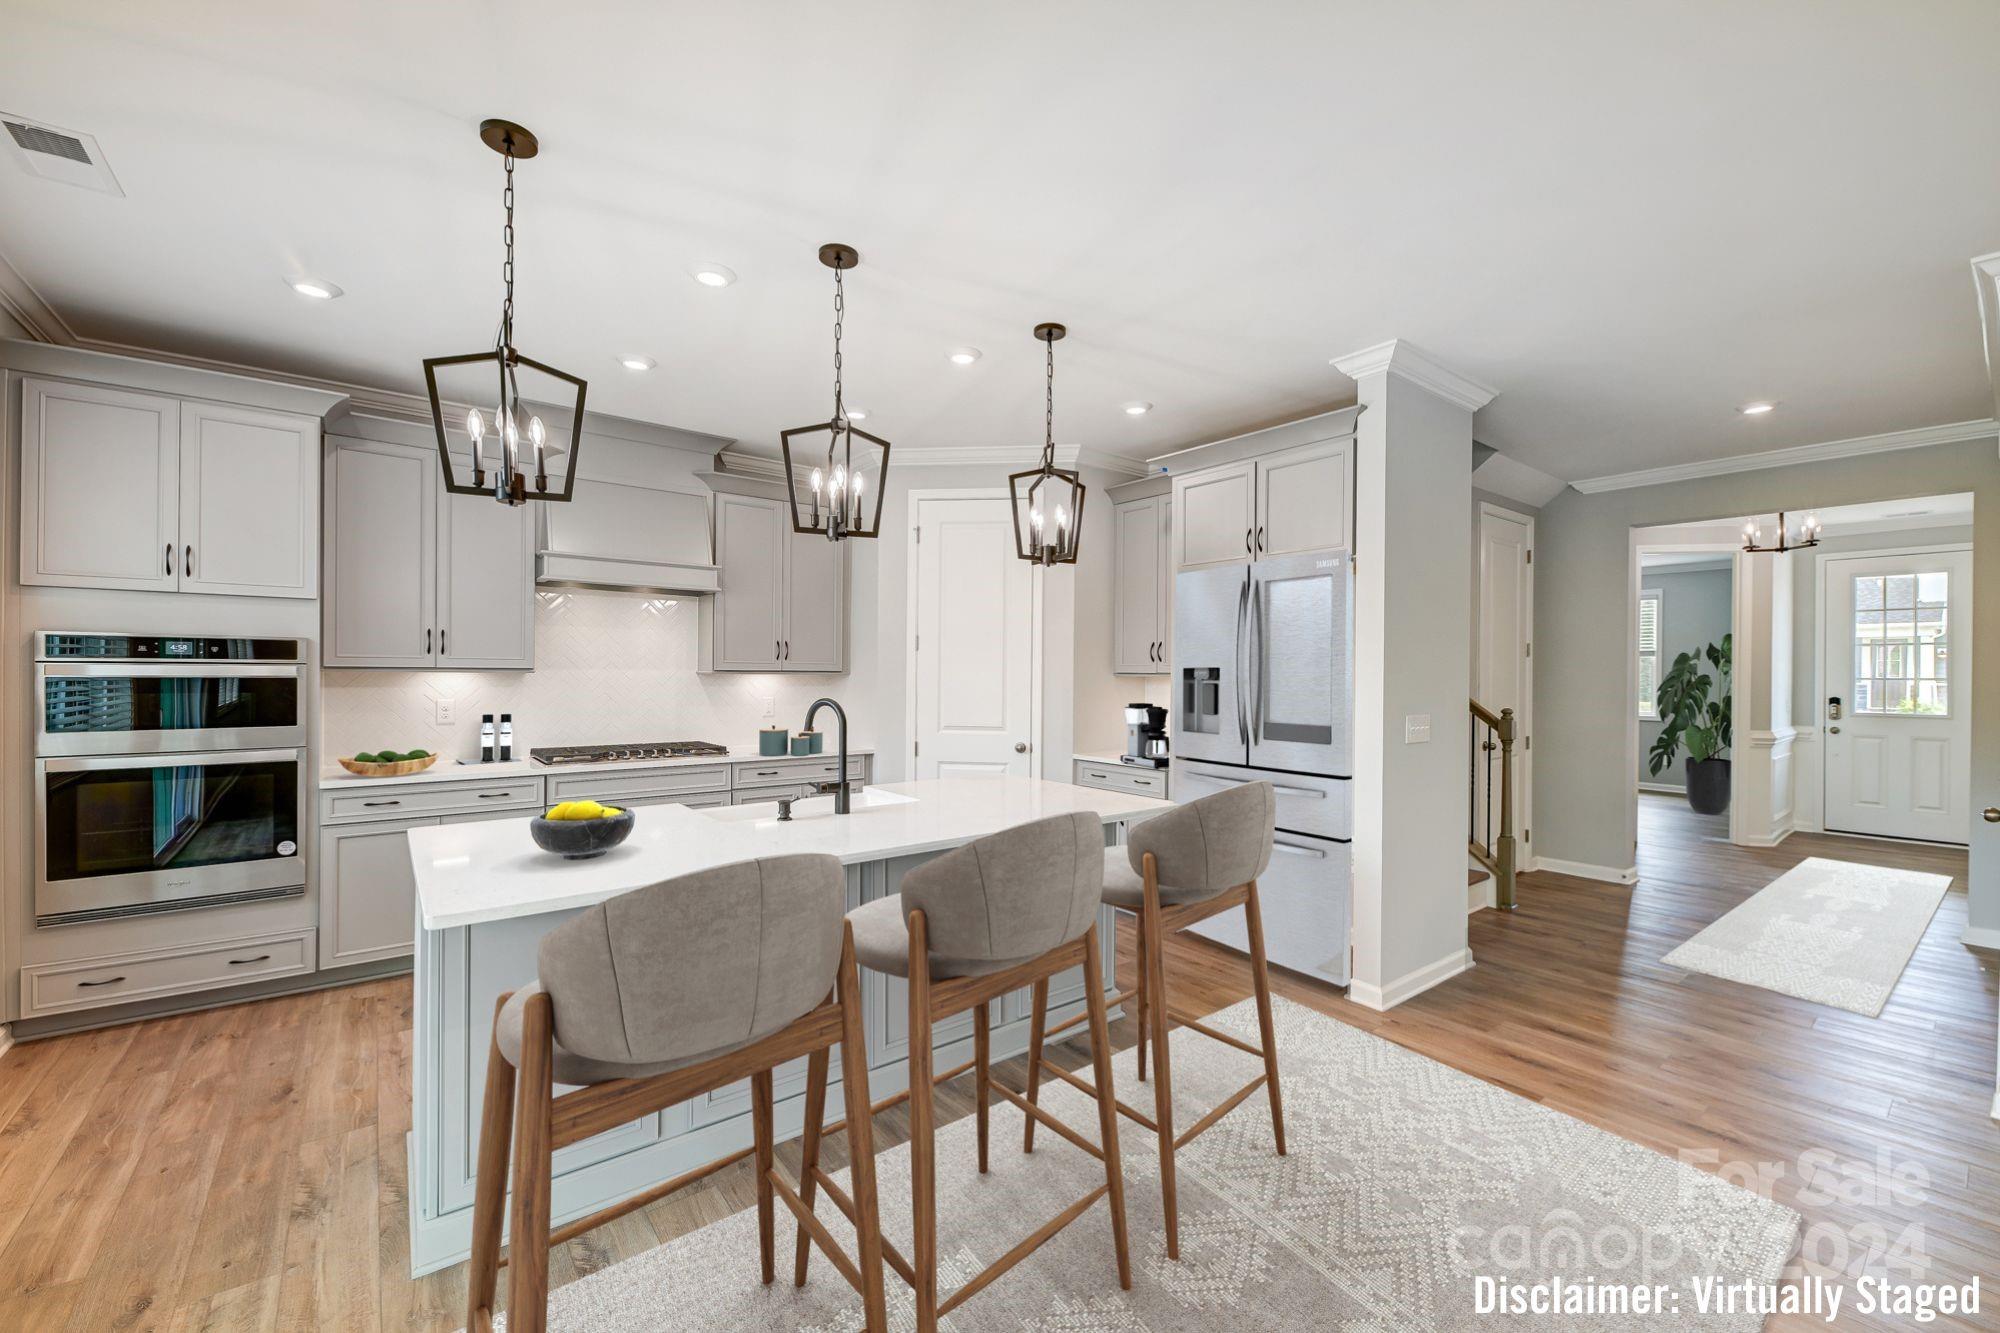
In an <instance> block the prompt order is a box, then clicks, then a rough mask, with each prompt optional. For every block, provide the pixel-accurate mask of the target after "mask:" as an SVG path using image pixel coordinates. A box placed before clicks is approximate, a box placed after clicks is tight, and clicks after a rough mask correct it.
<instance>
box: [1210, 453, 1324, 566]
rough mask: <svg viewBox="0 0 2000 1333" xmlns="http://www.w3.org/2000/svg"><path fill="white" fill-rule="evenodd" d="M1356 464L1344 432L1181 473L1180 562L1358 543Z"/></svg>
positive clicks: (1248, 557) (1260, 556) (1235, 560)
mask: <svg viewBox="0 0 2000 1333" xmlns="http://www.w3.org/2000/svg"><path fill="white" fill-rule="evenodd" d="M1353 465H1354V453H1353V439H1352V437H1351V436H1344V437H1342V438H1338V439H1325V440H1316V441H1313V442H1312V443H1309V444H1301V445H1297V446H1294V447H1292V448H1287V449H1279V450H1277V451H1275V452H1272V453H1269V454H1264V455H1261V456H1259V457H1254V458H1240V459H1237V460H1235V461H1232V462H1225V463H1218V464H1216V465H1214V466H1211V467H1197V468H1194V469H1191V470H1190V471H1187V472H1185V473H1179V474H1176V475H1175V477H1174V501H1173V502H1174V514H1175V528H1176V531H1177V532H1178V537H1177V539H1176V541H1175V543H1174V554H1175V560H1174V563H1175V567H1176V568H1177V569H1202V568H1205V567H1207V566H1210V565H1226V564H1234V563H1238V562H1244V561H1250V560H1260V559H1263V558H1265V557H1268V556H1278V555H1295V554H1299V553H1301V552H1312V551H1345V550H1348V549H1350V548H1351V547H1352V544H1353V533H1352V532H1351V530H1350V523H1351V517H1352V514H1353V512H1354V497H1353V488H1352V477H1353Z"/></svg>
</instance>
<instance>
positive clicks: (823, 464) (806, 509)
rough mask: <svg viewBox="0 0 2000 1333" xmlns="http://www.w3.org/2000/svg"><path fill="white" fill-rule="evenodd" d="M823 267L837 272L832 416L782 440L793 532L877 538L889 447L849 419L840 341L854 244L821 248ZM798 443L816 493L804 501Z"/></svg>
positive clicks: (785, 433) (830, 538) (834, 537)
mask: <svg viewBox="0 0 2000 1333" xmlns="http://www.w3.org/2000/svg"><path fill="white" fill-rule="evenodd" d="M819 262H820V263H822V264H824V265H826V266H827V267H828V268H830V269H832V270H833V415H832V416H831V417H829V418H828V419H827V420H825V421H819V422H814V423H813V424H812V425H810V426H798V427H795V428H793V429H791V430H788V431H783V432H781V433H780V434H779V436H778V447H779V449H780V450H782V451H783V453H784V459H785V494H786V497H787V498H788V499H789V500H790V501H791V507H792V531H793V532H816V533H821V534H823V535H824V536H825V537H826V539H827V540H828V541H831V542H838V541H846V540H847V539H848V538H849V537H876V536H880V535H881V531H882V494H883V492H884V490H886V489H887V482H888V480H889V442H888V441H887V440H885V439H883V438H882V437H881V436H879V435H870V434H869V433H868V432H867V431H865V430H862V429H861V428H859V427H858V426H856V425H855V424H854V422H853V421H852V420H851V419H850V418H849V417H848V415H847V402H846V399H845V398H844V397H843V396H842V393H841V383H840V375H841V359H840V356H841V354H840V338H841V333H842V331H843V327H844V325H845V323H846V319H847V288H846V284H845V282H844V280H843V277H842V275H843V274H844V273H846V271H847V270H848V269H851V268H853V267H854V266H856V265H857V264H859V263H860V262H861V256H860V254H859V253H857V252H856V251H855V249H854V247H853V246H851V245H839V244H830V245H822V246H821V247H820V248H819ZM821 435H824V436H825V437H826V439H825V440H824V441H823V442H822V441H821V440H819V439H817V438H816V437H818V436H821ZM856 437H859V438H860V439H861V440H862V441H864V443H863V444H862V445H861V461H860V462H859V463H857V462H856V461H855V458H854V441H855V439H856ZM795 441H796V442H797V452H798V454H799V455H800V457H802V458H803V459H804V460H805V463H806V464H809V465H810V466H811V467H812V476H811V479H810V480H811V487H812V491H811V494H810V495H808V496H806V497H805V498H803V499H801V498H800V495H799V481H798V473H797V470H796V468H797V466H799V465H800V464H798V463H797V461H796V460H795V459H794V457H793V453H794V442H795ZM871 471H872V472H873V474H874V481H873V482H872V483H871V482H870V481H869V473H870V472H871ZM870 492H872V496H871V495H870ZM870 498H872V499H873V500H874V507H873V508H872V509H870V508H869V507H868V505H867V500H868V499H870Z"/></svg>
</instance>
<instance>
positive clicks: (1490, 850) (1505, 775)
mask: <svg viewBox="0 0 2000 1333" xmlns="http://www.w3.org/2000/svg"><path fill="white" fill-rule="evenodd" d="M1468 702H1469V703H1470V704H1471V707H1472V734H1471V741H1470V744H1471V750H1470V753H1468V754H1467V756H1466V767H1467V770H1468V771H1467V777H1466V798H1465V822H1466V835H1465V843H1466V847H1465V849H1466V852H1467V853H1468V854H1469V855H1470V856H1471V857H1472V859H1473V860H1474V861H1477V862H1478V863H1479V864H1480V865H1482V866H1484V867H1486V869H1487V871H1488V873H1490V874H1491V875H1492V876H1493V880H1494V895H1493V896H1494V901H1495V903H1496V904H1497V905H1498V906H1499V907H1501V908H1502V909H1503V910H1505V911H1510V912H1511V911H1512V910H1514V859H1515V855H1516V853H1515V845H1514V710H1513V709H1511V708H1503V709H1501V710H1500V711H1499V712H1498V713H1495V712H1493V711H1492V710H1491V709H1488V708H1486V707H1484V706H1483V705H1481V704H1480V702H1479V700H1477V699H1472V700H1469V701H1468ZM1478 881H1479V876H1478V873H1477V872H1476V871H1475V872H1472V875H1471V883H1475V884H1476V883H1478Z"/></svg>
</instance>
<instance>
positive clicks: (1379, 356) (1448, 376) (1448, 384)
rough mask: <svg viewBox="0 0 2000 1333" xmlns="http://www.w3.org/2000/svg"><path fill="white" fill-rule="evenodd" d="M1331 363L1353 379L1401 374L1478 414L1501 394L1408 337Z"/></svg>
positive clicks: (1380, 344) (1394, 339) (1367, 348)
mask: <svg viewBox="0 0 2000 1333" xmlns="http://www.w3.org/2000/svg"><path fill="white" fill-rule="evenodd" d="M1331 364H1332V366H1333V368H1334V369H1335V370H1338V371H1339V372H1340V373H1341V374H1343V375H1345V376H1347V378H1349V379H1351V380H1358V379H1360V378H1361V377H1362V376H1364V375H1376V374H1380V373H1381V372H1383V371H1387V372H1389V373H1390V374H1391V375H1401V376H1402V377H1403V378H1404V379H1406V380H1408V381H1410V382H1411V383H1412V384H1416V385H1421V386H1422V387H1423V388H1426V389H1429V390H1430V391H1431V392H1432V393H1434V394H1436V395H1437V396H1438V397H1440V398H1442V399H1444V400H1445V401H1446V402H1448V403H1456V404H1457V405H1458V406H1460V407H1462V408H1464V409H1465V410H1466V411H1468V412H1477V411H1478V410H1479V409H1480V408H1482V407H1484V406H1486V405H1487V404H1488V403H1490V402H1492V401H1493V400H1494V399H1495V398H1497V397H1498V396H1499V395H1500V391H1499V390H1498V389H1494V388H1490V387H1488V386H1487V385H1484V384H1481V383H1480V382H1479V381H1478V380H1476V379H1473V378H1472V377H1471V376H1469V375H1461V374H1459V373H1458V372H1457V371H1455V370H1453V369H1452V368H1451V367H1449V366H1447V365H1445V364H1444V363H1443V362H1442V361H1439V360H1438V359H1437V358H1436V357H1434V356H1432V355H1431V354H1430V353H1429V352H1426V351H1424V350H1423V349H1422V348H1420V347H1418V346H1417V345H1416V344H1415V343H1413V342H1410V341H1409V340H1408V339H1405V338H1391V339H1389V341H1387V342H1381V343H1376V344H1375V345H1374V346H1373V347H1364V348H1362V349H1361V350H1360V351H1358V352H1349V353H1348V354H1347V355H1345V356H1336V357H1334V358H1333V360H1332V362H1331Z"/></svg>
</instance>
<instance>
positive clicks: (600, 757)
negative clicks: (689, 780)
mask: <svg viewBox="0 0 2000 1333" xmlns="http://www.w3.org/2000/svg"><path fill="white" fill-rule="evenodd" d="M728 753H729V747H728V746H726V745H717V744H715V743H714V742H712V741H654V742H651V743H650V744H646V745H554V746H536V747H535V748H534V749H531V750H529V751H528V757H529V758H530V759H532V760H534V761H535V762H536V763H538V764H547V765H549V766H551V767H554V766H555V765H558V764H602V763H609V762H611V761H614V760H621V759H697V758H711V757H713V758H721V757H722V756H723V755H726V754H728Z"/></svg>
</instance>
